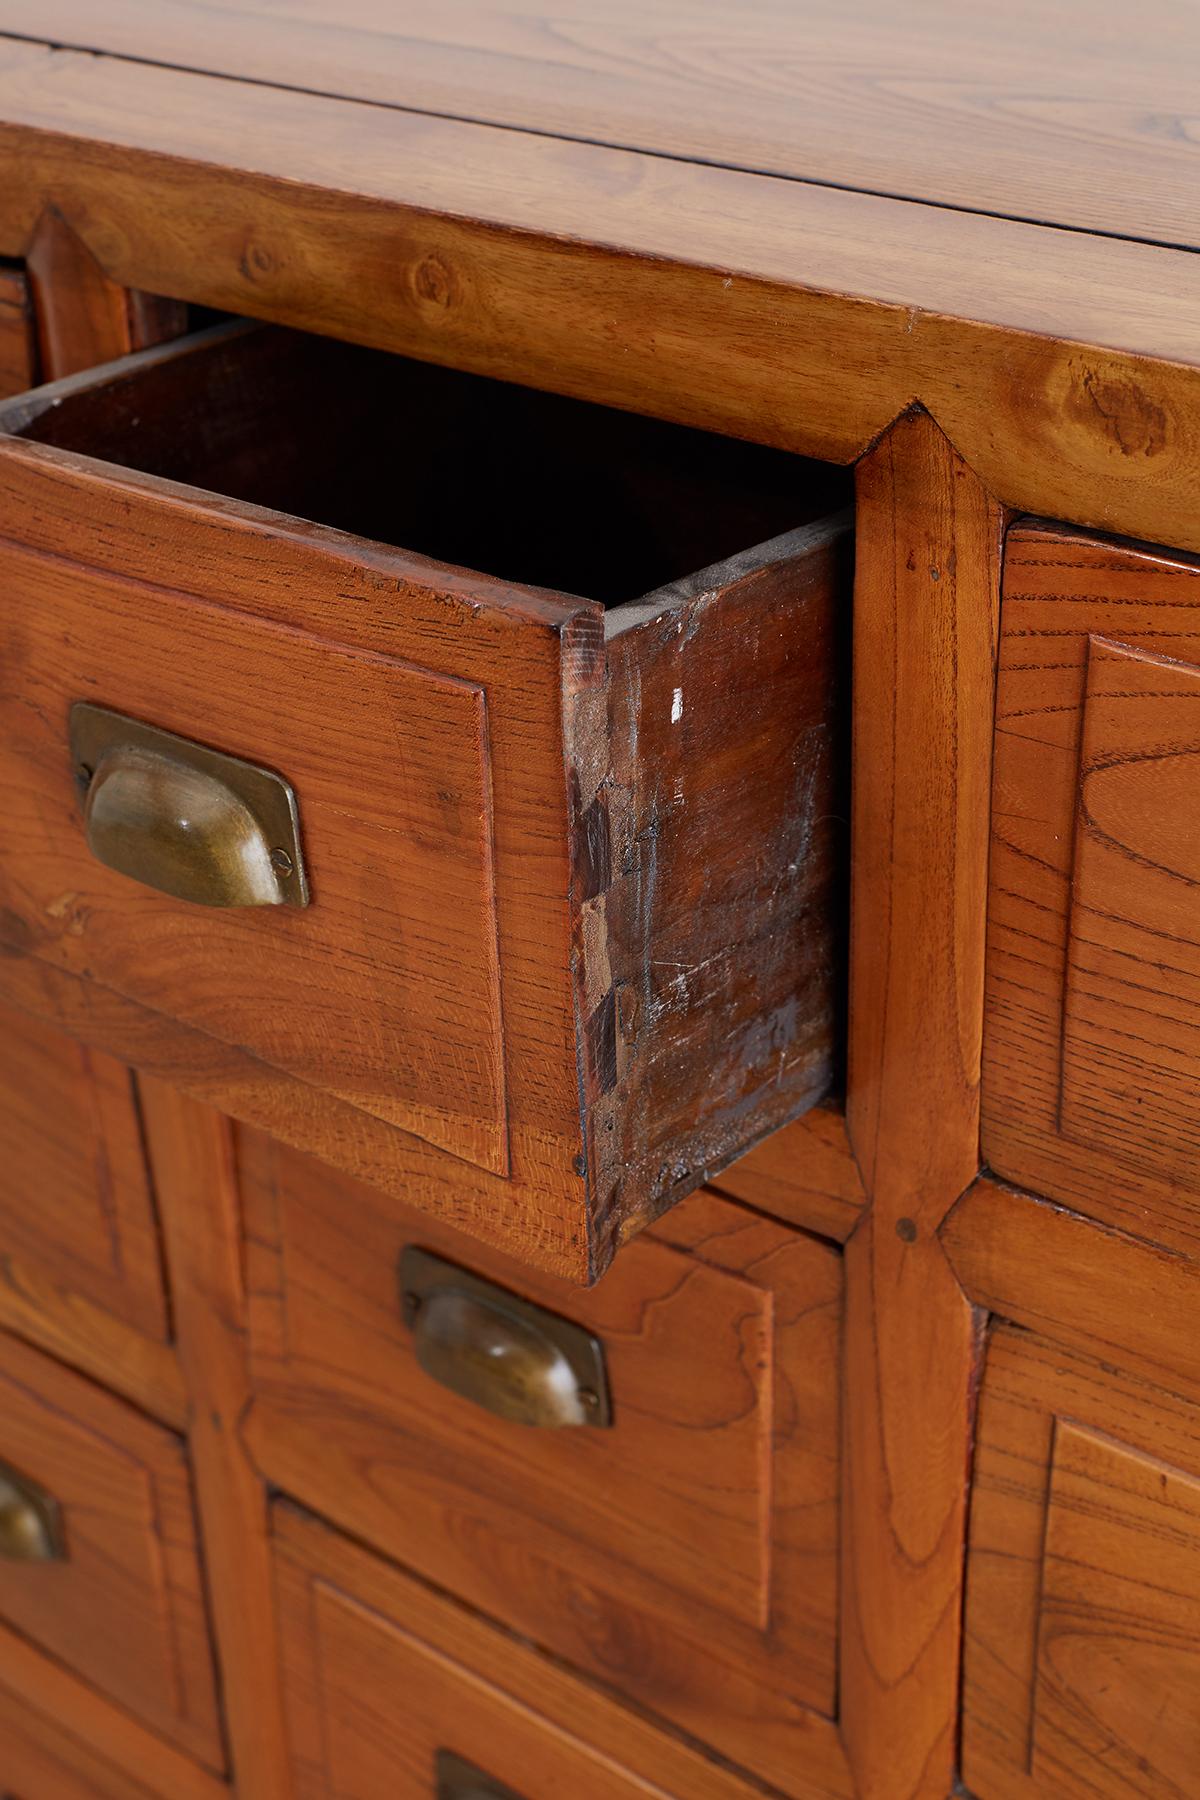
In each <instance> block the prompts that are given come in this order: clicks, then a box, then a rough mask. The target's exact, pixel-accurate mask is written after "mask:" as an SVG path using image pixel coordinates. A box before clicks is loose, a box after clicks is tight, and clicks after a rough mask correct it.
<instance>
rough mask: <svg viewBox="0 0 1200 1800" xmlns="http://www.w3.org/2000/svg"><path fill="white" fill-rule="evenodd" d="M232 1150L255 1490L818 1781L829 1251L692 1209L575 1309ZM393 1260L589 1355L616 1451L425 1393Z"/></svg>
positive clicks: (386, 1214) (504, 1269)
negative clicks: (539, 1319) (438, 1261)
mask: <svg viewBox="0 0 1200 1800" xmlns="http://www.w3.org/2000/svg"><path fill="white" fill-rule="evenodd" d="M239 1146H240V1155H239V1166H240V1173H241V1181H242V1188H243V1194H244V1207H245V1216H246V1230H247V1236H248V1240H249V1244H250V1252H249V1255H250V1263H249V1286H250V1291H251V1313H250V1336H251V1357H252V1373H253V1382H254V1394H255V1401H254V1408H253V1412H252V1413H251V1414H250V1416H249V1419H248V1423H247V1435H248V1441H249V1443H250V1446H251V1448H252V1450H253V1452H254V1455H255V1457H256V1460H257V1461H258V1463H259V1465H260V1466H261V1467H262V1469H263V1471H264V1472H265V1474H266V1475H267V1476H268V1478H269V1479H270V1481H271V1483H272V1485H273V1486H275V1487H277V1488H280V1489H282V1490H283V1491H285V1492H287V1493H290V1494H293V1495H295V1496H297V1497H298V1498H300V1499H301V1500H303V1501H304V1502H305V1504H307V1505H310V1506H312V1507H313V1508H314V1509H315V1510H317V1511H319V1512H321V1513H322V1514H324V1515H325V1516H326V1517H329V1518H331V1519H333V1520H334V1521H336V1522H337V1523H339V1524H341V1525H342V1526H343V1527H345V1528H346V1529H348V1530H350V1531H352V1532H353V1533H354V1534H355V1535H356V1536H359V1537H362V1538H365V1539H367V1540H368V1541H369V1542H372V1543H374V1544H375V1545H377V1546H378V1547H379V1548H380V1549H382V1550H385V1551H387V1552H388V1553H390V1554H391V1555H393V1556H395V1557H396V1558H397V1559H398V1560H399V1561H402V1562H403V1563H405V1564H406V1565H407V1566H409V1567H412V1568H415V1569H416V1570H418V1571H419V1572H421V1573H423V1574H425V1575H427V1576H428V1577H429V1578H430V1579H431V1580H433V1581H436V1582H437V1584H438V1585H439V1586H440V1587H442V1588H445V1589H448V1590H450V1591H453V1592H456V1593H458V1594H460V1595H462V1596H464V1597H465V1598H466V1599H468V1600H469V1601H470V1602H471V1603H472V1604H473V1605H475V1606H477V1607H479V1608H480V1609H481V1610H483V1611H485V1612H486V1613H488V1614H489V1615H490V1616H491V1617H493V1618H496V1619H498V1620H500V1621H503V1622H504V1623H506V1624H507V1625H508V1626H510V1627H511V1628H513V1629H515V1630H518V1631H520V1632H521V1633H522V1634H523V1635H525V1636H527V1637H529V1638H531V1639H534V1640H535V1641H537V1642H538V1643H540V1644H543V1645H545V1646H548V1647H550V1648H551V1649H552V1650H553V1651H554V1652H555V1653H556V1654H558V1655H560V1656H562V1657H564V1658H566V1659H567V1660H568V1661H570V1662H571V1663H572V1664H574V1665H575V1666H576V1667H578V1668H582V1669H584V1670H586V1671H588V1672H589V1673H591V1674H593V1675H595V1676H597V1677H599V1678H600V1679H602V1680H604V1681H605V1682H607V1683H608V1684H609V1685H610V1686H613V1687H616V1688H618V1689H620V1690H621V1691H622V1692H624V1693H626V1694H627V1695H628V1696H629V1697H630V1699H632V1700H634V1701H635V1702H636V1703H637V1704H638V1705H640V1706H644V1707H646V1708H648V1709H650V1710H651V1711H654V1712H657V1713H660V1714H662V1715H664V1716H665V1717H667V1718H669V1719H672V1720H673V1721H675V1722H676V1723H678V1724H679V1725H681V1726H683V1727H684V1728H685V1729H687V1730H688V1731H690V1732H691V1733H692V1734H693V1735H694V1736H696V1737H697V1738H700V1739H703V1740H704V1741H706V1742H709V1743H712V1744H714V1745H715V1746H716V1747H717V1748H718V1749H719V1750H720V1751H721V1752H722V1753H724V1754H725V1755H726V1756H729V1757H731V1758H733V1759H734V1760H735V1761H737V1762H739V1763H741V1764H743V1765H744V1766H747V1767H750V1768H753V1769H755V1770H757V1771H759V1772H760V1773H762V1774H763V1775H764V1776H765V1777H766V1778H767V1779H769V1780H772V1781H774V1782H775V1783H776V1784H777V1785H778V1786H780V1787H783V1788H785V1789H786V1790H787V1791H789V1792H791V1791H793V1786H794V1783H795V1782H796V1780H797V1779H798V1777H797V1773H796V1772H797V1770H799V1769H802V1768H804V1767H811V1769H812V1772H813V1778H814V1779H815V1778H816V1777H817V1775H818V1774H820V1773H823V1774H824V1778H825V1779H826V1780H829V1779H831V1777H830V1775H829V1773H828V1771H829V1769H830V1768H831V1767H837V1766H838V1760H839V1759H838V1757H837V1743H836V1733H835V1732H834V1730H833V1727H832V1726H831V1725H830V1724H828V1723H827V1717H828V1715H831V1714H832V1712H833V1709H834V1681H835V1671H836V1662H837V1493H838V1362H839V1347H840V1329H841V1324H840V1311H841V1270H840V1259H839V1258H838V1256H837V1254H836V1252H835V1251H834V1250H833V1249H832V1248H830V1247H829V1246H827V1245H825V1244H821V1243H818V1242H816V1241H814V1240H813V1239H811V1238H806V1237H802V1236H800V1235H799V1234H797V1233H794V1232H792V1231H790V1230H789V1229H787V1228H786V1227H784V1226H781V1225H778V1224H775V1223H774V1222H772V1221H770V1220H767V1219H763V1218H760V1217H758V1216H756V1215H754V1214H752V1213H747V1212H744V1211H742V1210H741V1209H740V1208H737V1207H735V1206H733V1205H731V1204H730V1203H729V1202H727V1201H722V1200H719V1199H717V1198H716V1197H715V1196H712V1195H708V1194H697V1195H693V1196H692V1197H691V1198H690V1199H689V1200H687V1201H685V1202H684V1203H683V1204H682V1205H681V1206H679V1207H677V1208H675V1209H674V1210H673V1211H672V1212H671V1213H669V1214H667V1215H666V1217H665V1218H663V1219H662V1220H660V1221H659V1223H658V1224H656V1225H654V1226H652V1227H651V1228H650V1229H649V1231H648V1232H647V1233H645V1234H643V1235H642V1236H641V1237H640V1238H638V1239H637V1240H636V1241H635V1242H633V1243H631V1244H629V1245H628V1246H627V1247H626V1248H625V1249H624V1250H622V1252H621V1254H620V1256H619V1257H618V1258H617V1260H616V1262H615V1264H614V1266H613V1268H612V1269H611V1270H610V1271H609V1273H608V1274H607V1275H606V1276H605V1278H604V1280H603V1281H601V1282H600V1283H599V1284H598V1285H597V1286H596V1287H595V1289H593V1290H592V1291H591V1292H589V1293H588V1294H586V1295H583V1294H580V1293H579V1292H577V1291H573V1290H572V1289H571V1288H569V1287H567V1286H566V1285H565V1284H564V1283H563V1282H553V1281H550V1280H548V1279H546V1278H540V1279H539V1278H538V1277H537V1276H531V1274H530V1273H529V1272H528V1271H524V1270H521V1269H520V1268H519V1267H518V1266H517V1265H516V1264H514V1263H513V1262H511V1261H505V1260H503V1259H501V1258H499V1257H497V1256H495V1255H491V1256H489V1255H486V1254H481V1253H480V1251H479V1250H478V1248H477V1247H475V1246H472V1245H471V1244H470V1243H469V1241H467V1240H464V1239H463V1238H462V1237H461V1236H456V1235H454V1234H452V1233H450V1232H449V1231H447V1230H446V1229H445V1228H444V1227H438V1226H436V1225H434V1224H433V1223H432V1222H431V1221H429V1220H428V1219H422V1218H421V1217H420V1216H419V1215H417V1214H415V1213H413V1212H411V1211H409V1212H405V1211H403V1210H402V1209H400V1208H399V1207H397V1206H396V1205H395V1203H393V1202H389V1201H388V1200H386V1199H385V1198H384V1197H382V1196H380V1195H378V1194H374V1193H372V1192H371V1191H370V1190H368V1189H366V1188H362V1187H357V1186H354V1185H352V1184H350V1183H348V1182H346V1181H345V1180H344V1179H342V1178H340V1177H338V1176H337V1175H335V1174H334V1173H333V1172H332V1171H330V1170H326V1169H323V1168H321V1167H320V1166H319V1165H317V1164H315V1163H312V1162H308V1161H307V1160H305V1159H303V1158H301V1157H298V1156H296V1155H294V1154H291V1153H289V1152H287V1151H285V1150H283V1149H281V1148H280V1147H279V1146H277V1145H273V1144H271V1143H270V1142H269V1141H268V1140H266V1139H265V1138H260V1137H258V1136H257V1135H256V1134H253V1133H249V1132H245V1131H243V1132H241V1133H239ZM414 1243H415V1244H417V1245H420V1246H421V1247H423V1248H425V1249H428V1250H432V1251H434V1252H436V1253H438V1254H440V1255H442V1256H445V1257H447V1258H448V1259H450V1260H451V1261H453V1262H456V1263H458V1264H460V1265H463V1266H465V1267H467V1268H468V1269H470V1270H472V1271H474V1272H476V1273H479V1274H482V1275H483V1276H485V1277H486V1278H487V1279H489V1280H492V1281H495V1282H498V1283H499V1284H500V1285H501V1287H502V1288H504V1289H506V1290H508V1291H510V1292H511V1291H515V1292H517V1293H518V1294H519V1295H521V1296H522V1297H524V1298H526V1299H530V1300H532V1301H534V1302H535V1303H536V1304H538V1305H541V1306H544V1307H546V1308H548V1309H549V1310H550V1311H551V1312H553V1313H556V1314H560V1315H565V1316H566V1317H568V1318H570V1319H572V1320H574V1321H575V1322H577V1323H578V1324H580V1325H582V1326H584V1327H585V1328H586V1329H587V1330H588V1331H590V1332H593V1333H594V1334H595V1335H596V1336H597V1337H598V1338H599V1339H600V1341H601V1343H602V1344H603V1346H604V1354H605V1358H606V1363H607V1368H608V1376H609V1384H610V1390H611V1399H612V1408H613V1422H612V1424H611V1426H609V1427H608V1428H606V1429H603V1430H589V1429H579V1430H551V1429H542V1430H539V1429H535V1428H533V1427H525V1426H521V1425H516V1424H514V1423H513V1422H512V1421H510V1420H504V1419H497V1418H494V1417H492V1416H491V1415H490V1414H489V1413H487V1412H485V1411H483V1410H482V1409H481V1408H479V1407H477V1406H474V1405H472V1404H471V1403H470V1402H468V1401H467V1400H464V1399H461V1398H458V1397H457V1396H455V1395H454V1394H452V1393H449V1392H447V1390H446V1389H445V1388H443V1387H441V1386H440V1385H438V1384H437V1383H436V1382H434V1381H433V1380H432V1379H431V1378H430V1377H429V1375H427V1374H426V1373H425V1372H424V1371H423V1370H422V1369H421V1368H420V1367H419V1365H418V1362H417V1358H416V1355H415V1353H414V1345H413V1341H412V1338H411V1336H410V1332H409V1330H408V1328H407V1327H406V1325H405V1324H404V1321H403V1315H402V1311H401V1306H400V1291H399V1270H400V1259H401V1254H402V1251H403V1249H404V1248H405V1246H406V1245H409V1244H414ZM818 1714H824V1715H826V1718H825V1719H823V1718H821V1717H818V1716H817V1715H818Z"/></svg>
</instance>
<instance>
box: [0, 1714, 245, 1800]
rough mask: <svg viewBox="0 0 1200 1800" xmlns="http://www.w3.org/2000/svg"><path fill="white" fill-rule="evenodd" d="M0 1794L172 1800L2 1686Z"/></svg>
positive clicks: (61, 1799) (8, 1798)
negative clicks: (96, 1752)
mask: <svg viewBox="0 0 1200 1800" xmlns="http://www.w3.org/2000/svg"><path fill="white" fill-rule="evenodd" d="M213 1791H214V1794H220V1792H221V1789H219V1788H217V1787H216V1786H215V1784H214V1790H213ZM0 1793H2V1794H3V1795H4V1797H5V1800H173V1796H171V1795H167V1794H163V1793H162V1791H161V1790H159V1789H154V1788H151V1787H147V1786H146V1785H144V1783H142V1782H141V1781H137V1780H135V1779H134V1777H133V1776H132V1775H130V1774H128V1773H127V1772H125V1771H123V1770H120V1769H118V1768H117V1767H116V1766H115V1765H114V1764H113V1763H111V1762H109V1761H108V1760H107V1759H106V1758H104V1757H100V1756H97V1755H95V1753H94V1752H93V1751H91V1750H89V1749H88V1747H87V1746H86V1745H85V1744H83V1743H81V1742H80V1741H79V1740H78V1739H77V1738H76V1737H75V1736H74V1735H73V1734H72V1733H71V1731H70V1729H69V1727H68V1725H67V1722H66V1721H64V1720H62V1719H49V1718H45V1717H43V1716H42V1715H41V1714H39V1713H36V1712H33V1711H32V1710H31V1709H30V1707H29V1706H28V1705H27V1703H26V1702H25V1700H24V1699H22V1698H20V1697H18V1696H17V1695H15V1694H10V1693H9V1692H8V1691H7V1689H5V1688H2V1687H0Z"/></svg>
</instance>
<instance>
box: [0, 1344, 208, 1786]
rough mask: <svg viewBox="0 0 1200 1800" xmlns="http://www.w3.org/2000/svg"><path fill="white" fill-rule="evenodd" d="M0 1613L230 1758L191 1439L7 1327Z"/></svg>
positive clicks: (1, 1424) (176, 1730)
mask: <svg viewBox="0 0 1200 1800" xmlns="http://www.w3.org/2000/svg"><path fill="white" fill-rule="evenodd" d="M0 1620H3V1622H4V1623H5V1624H7V1625H10V1626H12V1627H13V1628H14V1629H15V1630H16V1631H18V1632H20V1633H21V1634H22V1635H23V1636H25V1637H27V1638H29V1639H30V1640H32V1642H33V1643H35V1644H36V1645H38V1647H39V1648H41V1649H43V1650H45V1651H46V1652H47V1653H48V1654H49V1655H50V1656H52V1657H54V1658H55V1659H57V1660H58V1661H59V1662H61V1663H63V1664H65V1665H66V1666H67V1667H68V1668H70V1669H72V1670H74V1671H75V1673H76V1674H78V1675H80V1676H82V1677H83V1679H84V1680H85V1681H87V1682H88V1683H89V1684H90V1685H91V1686H92V1687H94V1688H96V1689H97V1690H98V1691H99V1692H101V1693H103V1694H105V1695H106V1696H107V1697H108V1698H109V1699H111V1700H114V1701H116V1702H117V1703H118V1704H119V1705H120V1706H123V1707H125V1708H126V1709H127V1710H128V1711H129V1712H131V1713H133V1714H135V1715H136V1716H137V1717H138V1718H140V1719H141V1720H143V1721H144V1723H145V1724H146V1725H148V1726H150V1727H151V1728H152V1729H153V1730H155V1731H157V1732H158V1733H159V1734H160V1735H161V1736H163V1737H165V1738H169V1739H171V1740H172V1741H173V1742H174V1743H176V1744H177V1745H178V1746H179V1747H180V1748H181V1749H184V1750H186V1751H188V1752H189V1754H191V1755H192V1756H194V1757H196V1758H197V1759H198V1760H199V1761H202V1762H204V1763H206V1764H207V1765H208V1766H209V1767H210V1768H214V1769H219V1768H221V1767H222V1766H223V1761H224V1752H223V1748H222V1743H221V1731H220V1725H219V1721H218V1717H217V1702H216V1693H215V1687H214V1680H213V1666H212V1655H211V1651H210V1646H209V1638H208V1629H207V1621H206V1616H205V1605H204V1598H203V1591H202V1586H201V1578H200V1564H199V1557H198V1551H197V1543H196V1530H195V1522H194V1519H193V1513H192V1496H191V1484H190V1479H189V1474H188V1467H187V1461H186V1458H185V1455H184V1450H183V1446H182V1444H181V1443H180V1442H179V1441H178V1440H177V1439H175V1438H174V1437H172V1436H171V1434H170V1433H169V1432H166V1431H163V1430H162V1429H161V1428H160V1427H158V1426H156V1425H151V1424H150V1423H149V1422H148V1421H147V1420H146V1419H144V1418H143V1417H142V1415H141V1414H140V1413H136V1412H134V1411H133V1409H132V1408H131V1407H128V1406H126V1405H124V1404H123V1403H122V1402H121V1401H119V1400H116V1399H114V1398H113V1397H112V1396H111V1395H109V1394H106V1393H105V1392H104V1391H103V1390H102V1389H100V1388H97V1387H93V1386H92V1385H91V1383H89V1382H87V1381H84V1380H83V1379H82V1378H81V1377H80V1376H78V1375H73V1374H70V1373H69V1372H68V1371H67V1370H66V1369H63V1368H61V1367H60V1366H59V1365H58V1364H57V1363H53V1362H51V1361H50V1360H49V1359H48V1358H46V1357H43V1356H40V1355H39V1354H38V1353H37V1352H36V1351H33V1350H29V1349H27V1348H26V1347H25V1346H24V1345H22V1344H19V1343H17V1342H16V1341H15V1340H13V1339H11V1338H6V1337H0Z"/></svg>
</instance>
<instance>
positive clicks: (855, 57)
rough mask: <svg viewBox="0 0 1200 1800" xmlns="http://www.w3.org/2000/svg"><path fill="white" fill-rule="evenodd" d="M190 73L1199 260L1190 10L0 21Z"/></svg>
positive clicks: (216, 11) (44, 6)
mask: <svg viewBox="0 0 1200 1800" xmlns="http://www.w3.org/2000/svg"><path fill="white" fill-rule="evenodd" d="M0 29H3V30H4V31H6V32H10V33H13V34H15V35H26V36H29V37H30V38H34V39H38V40H43V41H48V42H52V43H54V44H58V45H62V46H67V47H74V48H78V49H83V50H92V51H97V50H98V51H106V52H109V53H111V54H117V55H121V56H126V57H135V58H137V59H139V60H141V61H145V62H149V63H154V64H158V65H162V66H169V67H173V68H178V69H187V70H191V71H193V72H196V73H206V74H217V75H226V76H234V77H237V78H239V79H242V80H249V81H253V82H258V83H263V84H266V85H270V86H274V87H281V88H290V89H294V90H298V91H302V92H306V93H310V94H321V95H327V96H331V97H336V98H341V99H348V100H357V101H367V102H370V103H372V104H374V105H378V106H386V107H402V108H408V109H411V110H414V111H420V112H425V113H434V114H440V115H442V116H445V117H448V118H457V119H467V120H472V121H475V122H482V123H487V124H492V125H500V126H505V127H510V128H516V129H520V130H525V131H536V132H542V133H546V134H550V135H553V136H555V137H559V138H567V139H573V140H576V141H577V142H580V143H589V144H604V145H608V146H611V147H614V148H622V149H633V150H641V151H648V152H653V153H655V154H658V155H664V156H672V157H679V158H682V159H685V160H687V161H692V162H704V163H712V164H720V165H723V166H725V167H728V168H735V169H742V170H746V171H751V172H757V173H767V174H773V175H781V176H787V177H791V178H793V179H795V180H800V181H807V182H814V183H820V184H823V185H827V186H833V187H839V188H851V189H855V190H858V191H860V192H864V193H871V194H879V195H887V196H891V197H894V198H901V199H915V200H921V201H926V202H932V203H935V204H937V205H940V206H949V207H955V208H959V209H962V210H965V211H970V212H984V213H991V214H994V215H996V216H999V217H1004V218H1013V219H1024V220H1031V221H1036V222H1038V223H1044V224H1055V225H1061V226H1068V227H1071V228H1073V229H1077V230H1084V231H1095V232H1103V233H1105V234H1108V235H1113V236H1119V237H1131V238H1138V239H1141V240H1144V241H1147V242H1152V243H1170V244H1176V245H1182V246H1187V247H1193V248H1194V247H1196V245H1197V243H1198V241H1200V98H1198V96H1200V21H1198V19H1197V14H1196V9H1195V5H1194V0H1142V4H1141V5H1139V6H1138V7H1136V8H1130V7H1129V6H1128V5H1127V4H1126V0H1010V4H1008V5H1006V6H1002V7H996V6H986V7H985V6H981V5H978V4H976V5H967V6H964V5H963V4H962V0H910V3H909V4H906V5H903V6H897V5H896V4H895V3H894V0H738V3H737V4H736V5H731V4H730V0H650V3H647V0H558V3H557V4H556V5H555V6H554V7H553V8H552V9H549V10H547V9H545V8H544V7H543V6H541V5H539V4H536V3H533V0H406V4H404V5H402V6H399V7H398V6H396V5H395V4H394V3H393V0H269V3H268V4H266V5H262V4H260V5H256V6H246V5H245V4H244V0H105V4H104V5H103V6H97V5H96V4H95V0H4V3H3V5H0Z"/></svg>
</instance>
